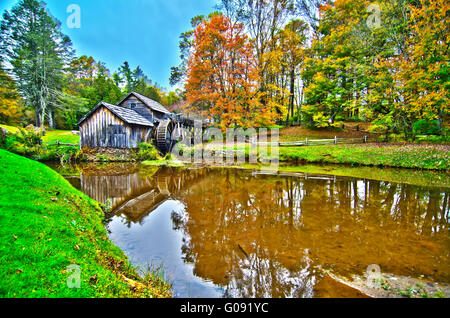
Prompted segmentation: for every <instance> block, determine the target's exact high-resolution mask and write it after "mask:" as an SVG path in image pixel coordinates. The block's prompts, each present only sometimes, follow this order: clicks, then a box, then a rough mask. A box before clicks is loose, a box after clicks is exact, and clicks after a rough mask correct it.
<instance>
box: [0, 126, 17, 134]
mask: <svg viewBox="0 0 450 318" xmlns="http://www.w3.org/2000/svg"><path fill="white" fill-rule="evenodd" d="M0 127H2V128H4V129H6V130H7V131H8V132H9V133H12V134H15V133H17V132H19V128H17V127H14V126H8V125H0Z"/></svg>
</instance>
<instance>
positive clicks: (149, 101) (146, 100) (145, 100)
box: [119, 92, 171, 114]
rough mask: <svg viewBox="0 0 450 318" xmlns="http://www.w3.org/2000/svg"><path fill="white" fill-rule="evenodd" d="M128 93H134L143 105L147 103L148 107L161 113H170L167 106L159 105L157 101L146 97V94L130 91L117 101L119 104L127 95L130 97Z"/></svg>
mask: <svg viewBox="0 0 450 318" xmlns="http://www.w3.org/2000/svg"><path fill="white" fill-rule="evenodd" d="M130 95H134V96H136V97H137V98H138V99H139V100H141V101H142V102H143V103H144V104H145V105H147V106H148V107H150V108H151V109H153V110H155V111H157V112H160V113H163V114H171V112H170V111H168V110H167V108H165V107H164V106H163V105H161V104H160V103H158V102H157V101H154V100H153V99H151V98H148V97H147V96H144V95H142V94H139V93H136V92H131V93H130V94H128V95H127V96H126V97H125V98H124V99H122V100H121V101H120V103H119V105H120V104H121V103H122V102H123V101H124V100H126V99H127V98H128V97H130Z"/></svg>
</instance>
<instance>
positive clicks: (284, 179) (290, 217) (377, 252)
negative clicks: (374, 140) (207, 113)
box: [81, 168, 450, 297]
mask: <svg viewBox="0 0 450 318" xmlns="http://www.w3.org/2000/svg"><path fill="white" fill-rule="evenodd" d="M81 175H82V177H81V178H82V182H81V186H82V190H83V191H85V192H86V193H88V194H89V195H91V196H92V197H93V198H95V199H97V200H99V201H102V200H107V199H106V198H109V199H111V198H112V199H113V200H111V201H113V202H115V205H114V208H115V212H116V213H118V214H122V215H124V216H126V218H127V219H128V222H129V225H130V224H133V223H139V222H142V220H146V219H148V218H150V217H151V213H152V211H154V210H155V209H157V208H158V207H159V206H160V205H161V203H163V202H165V201H166V200H177V201H179V202H181V203H182V204H183V205H184V207H185V209H184V210H179V211H172V212H171V222H172V223H173V230H174V231H179V232H182V236H183V243H182V247H181V250H182V255H183V259H184V262H185V263H186V264H191V266H193V271H194V274H195V276H197V277H201V278H203V279H205V280H208V281H211V282H213V283H214V284H215V285H217V286H222V287H223V290H224V296H229V297H313V296H321V295H324V294H323V293H324V291H323V290H324V289H327V288H328V289H330V287H329V286H330V285H329V282H328V283H327V279H329V278H327V277H325V276H324V274H323V269H327V270H331V271H333V272H334V273H336V274H339V275H344V276H350V275H352V274H359V275H362V274H363V273H364V272H365V269H366V268H367V266H368V265H370V264H378V265H379V266H380V267H381V269H382V271H383V272H389V273H395V274H397V275H407V276H408V275H410V276H413V277H418V276H420V275H425V276H426V277H429V278H431V279H433V280H436V281H440V282H447V283H448V282H449V281H450V266H449V265H450V264H449V255H448V251H449V250H450V244H449V243H450V240H449V235H448V222H449V216H448V212H449V206H450V202H449V201H450V200H449V191H448V188H444V189H442V188H432V187H430V188H426V187H419V186H412V185H407V184H393V183H389V182H383V181H373V180H360V179H353V178H343V177H332V176H331V177H330V176H314V175H310V176H308V175H304V174H293V175H264V174H258V173H252V172H249V171H244V170H233V169H206V168H205V169H172V168H162V169H159V170H157V169H154V170H152V171H151V173H149V172H145V171H144V172H143V171H131V173H128V174H127V173H123V174H120V175H118V174H115V175H111V174H97V175H95V173H94V174H92V173H90V174H89V173H88V174H83V172H82V174H81ZM99 178H100V179H99ZM114 184H116V185H117V186H114ZM124 185H126V186H124ZM118 189H120V191H119V192H120V193H117V191H118ZM96 194H97V195H96ZM149 220H150V219H149ZM167 252H168V253H170V251H167ZM174 275H175V276H176V273H174ZM174 279H176V277H175V278H174ZM332 288H335V289H339V288H342V289H343V287H342V286H341V287H339V288H338V287H332ZM347 292H348V291H347ZM343 293H344V291H343V290H341V291H339V290H336V291H330V290H326V291H325V294H327V295H333V296H339V295H342V294H343ZM353 296H354V295H353Z"/></svg>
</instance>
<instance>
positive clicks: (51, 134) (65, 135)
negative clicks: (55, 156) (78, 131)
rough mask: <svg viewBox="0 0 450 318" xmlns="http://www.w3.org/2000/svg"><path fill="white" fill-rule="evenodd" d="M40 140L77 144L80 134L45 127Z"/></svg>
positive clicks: (8, 128)
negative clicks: (43, 134)
mask: <svg viewBox="0 0 450 318" xmlns="http://www.w3.org/2000/svg"><path fill="white" fill-rule="evenodd" d="M0 127H2V128H5V129H6V130H8V132H10V133H12V134H15V133H18V132H19V128H17V127H14V126H8V125H0ZM42 141H43V142H46V143H53V142H57V141H59V142H61V143H64V144H79V143H80V136H78V135H74V134H72V131H70V130H53V129H47V130H46V131H45V136H44V137H42Z"/></svg>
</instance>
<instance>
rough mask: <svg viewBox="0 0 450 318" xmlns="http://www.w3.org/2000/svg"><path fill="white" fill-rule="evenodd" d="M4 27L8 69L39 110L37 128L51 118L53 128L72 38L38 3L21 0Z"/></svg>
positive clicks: (0, 39) (1, 50) (1, 49)
mask: <svg viewBox="0 0 450 318" xmlns="http://www.w3.org/2000/svg"><path fill="white" fill-rule="evenodd" d="M0 28H1V35H0V55H1V58H2V59H3V61H5V63H4V65H8V66H9V65H10V66H11V67H8V68H6V70H7V71H8V72H9V73H10V74H11V75H12V76H13V78H14V79H15V80H16V83H17V87H18V91H19V92H20V93H21V95H22V97H23V98H24V100H25V103H26V105H27V106H28V107H30V108H33V109H34V110H35V112H36V125H38V126H41V127H44V122H45V118H47V119H48V123H49V125H50V127H51V128H53V127H54V125H55V122H54V109H55V107H56V106H57V105H58V103H59V98H58V97H59V93H60V91H61V83H62V78H63V70H64V67H65V66H66V65H67V64H68V63H69V61H70V58H71V56H72V54H73V51H72V48H71V45H72V44H71V41H70V39H69V38H68V37H67V36H65V35H64V34H62V32H61V31H60V22H59V21H58V20H57V19H55V18H54V17H52V16H51V15H50V14H49V12H48V11H47V9H46V8H45V4H44V3H43V2H38V1H37V0H21V1H20V2H19V4H18V5H16V6H15V7H14V8H13V9H12V10H11V12H8V11H6V12H5V13H4V15H3V20H2V22H1V27H0Z"/></svg>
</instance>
